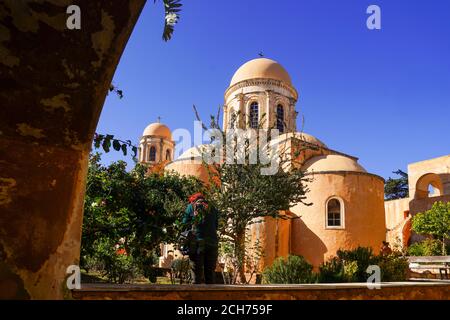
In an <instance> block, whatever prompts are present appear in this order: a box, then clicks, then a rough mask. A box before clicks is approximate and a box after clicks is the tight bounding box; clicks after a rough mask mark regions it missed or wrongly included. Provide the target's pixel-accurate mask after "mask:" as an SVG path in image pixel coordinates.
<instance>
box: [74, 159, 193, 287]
mask: <svg viewBox="0 0 450 320" xmlns="http://www.w3.org/2000/svg"><path fill="white" fill-rule="evenodd" d="M99 161H100V156H99V155H98V154H96V155H93V156H91V159H90V163H89V170H88V177H87V188H86V197H85V205H84V218H83V219H84V220H83V233H82V245H81V266H82V267H86V268H88V269H89V268H90V269H92V268H94V269H95V268H97V269H100V270H103V271H104V272H105V274H106V276H107V277H108V278H109V279H110V281H113V282H117V281H125V280H126V279H127V277H126V276H121V275H120V270H121V268H122V266H125V265H127V266H128V265H133V266H135V267H136V268H137V270H138V271H139V272H140V273H141V274H144V275H148V277H150V278H151V277H152V276H151V275H152V265H153V264H154V263H156V261H157V260H156V257H157V255H158V254H157V252H158V250H159V244H160V243H162V242H166V243H173V242H174V241H175V240H176V238H177V236H178V233H179V231H180V226H179V223H178V221H180V220H181V217H182V215H183V213H184V210H185V207H186V205H187V197H188V196H189V195H190V194H192V193H194V192H195V191H198V190H201V188H202V184H201V183H200V182H199V181H198V180H196V179H194V178H186V177H180V176H179V175H177V174H173V173H164V174H147V168H146V167H145V166H143V165H140V164H137V165H136V167H135V168H134V169H132V170H131V171H129V172H128V171H127V170H126V163H125V162H123V161H118V162H115V163H112V164H111V165H109V166H108V167H105V166H102V165H101V164H100V163H99ZM118 250H122V252H123V253H125V254H118V253H117V251H118ZM124 269H125V267H124ZM117 270H119V271H117Z"/></svg>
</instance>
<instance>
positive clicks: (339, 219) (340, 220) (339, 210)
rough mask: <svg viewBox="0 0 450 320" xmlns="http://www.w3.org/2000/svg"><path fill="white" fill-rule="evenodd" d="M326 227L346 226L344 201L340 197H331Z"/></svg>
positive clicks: (327, 206) (328, 204)
mask: <svg viewBox="0 0 450 320" xmlns="http://www.w3.org/2000/svg"><path fill="white" fill-rule="evenodd" d="M326 208H327V212H326V214H327V215H326V219H325V220H326V228H327V229H343V228H344V201H343V200H342V199H340V198H338V197H333V198H330V199H329V200H328V201H327V204H326Z"/></svg>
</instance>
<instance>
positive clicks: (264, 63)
mask: <svg viewBox="0 0 450 320" xmlns="http://www.w3.org/2000/svg"><path fill="white" fill-rule="evenodd" d="M257 78H266V79H275V80H280V81H282V82H284V83H285V84H287V85H290V86H292V81H291V77H290V76H289V74H288V73H287V71H286V69H284V68H283V66H282V65H281V64H279V63H278V62H276V61H274V60H271V59H267V58H258V59H253V60H250V61H248V62H246V63H244V64H243V65H242V66H241V67H240V68H239V69H238V70H237V71H236V73H235V74H234V76H233V78H232V79H231V83H230V87H231V86H232V85H234V84H236V83H238V82H241V81H244V80H249V79H257Z"/></svg>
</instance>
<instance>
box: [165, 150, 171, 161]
mask: <svg viewBox="0 0 450 320" xmlns="http://www.w3.org/2000/svg"><path fill="white" fill-rule="evenodd" d="M166 160H167V161H171V160H172V155H171V154H170V150H166Z"/></svg>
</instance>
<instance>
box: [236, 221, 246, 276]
mask: <svg viewBox="0 0 450 320" xmlns="http://www.w3.org/2000/svg"><path fill="white" fill-rule="evenodd" d="M234 254H235V256H236V258H237V260H238V275H239V281H240V283H246V282H247V279H246V278H245V229H244V230H238V231H237V232H236V243H235V247H234Z"/></svg>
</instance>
